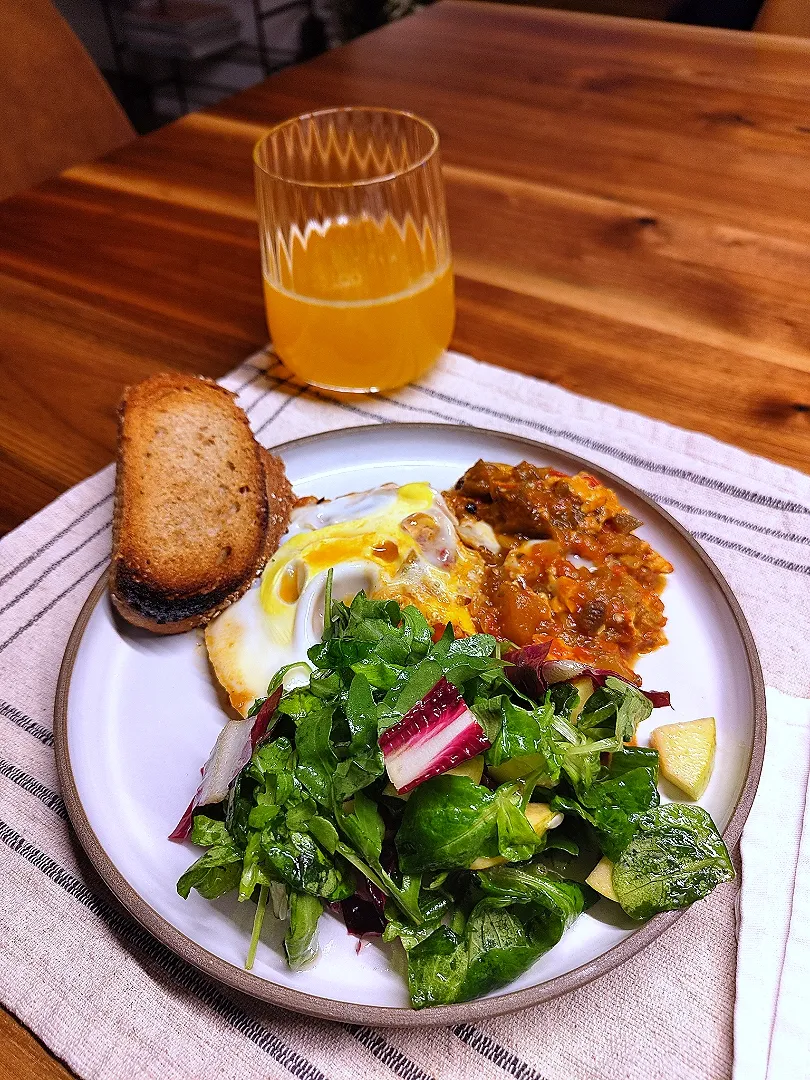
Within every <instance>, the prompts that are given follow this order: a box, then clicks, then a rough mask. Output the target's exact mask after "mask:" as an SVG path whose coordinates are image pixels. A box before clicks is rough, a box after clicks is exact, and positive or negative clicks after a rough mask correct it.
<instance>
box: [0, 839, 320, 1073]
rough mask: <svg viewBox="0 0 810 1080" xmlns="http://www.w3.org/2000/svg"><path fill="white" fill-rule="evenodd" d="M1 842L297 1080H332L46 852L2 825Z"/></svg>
mask: <svg viewBox="0 0 810 1080" xmlns="http://www.w3.org/2000/svg"><path fill="white" fill-rule="evenodd" d="M0 841H2V842H3V843H4V844H5V845H6V846H7V847H9V848H10V849H11V850H12V851H14V852H16V853H17V854H18V855H21V856H22V857H23V858H24V859H26V860H27V861H28V862H29V863H31V865H32V866H35V867H36V868H37V870H40V871H41V872H42V873H43V874H45V876H46V877H48V878H50V879H51V881H53V882H54V883H55V884H56V885H58V886H59V887H60V888H61V889H64V891H65V892H66V893H68V894H69V895H70V896H72V897H73V898H74V899H75V900H78V901H79V903H81V904H83V905H84V906H85V907H86V908H88V910H90V911H91V912H92V913H93V914H94V915H96V916H97V917H98V918H100V919H102V920H103V921H104V922H105V923H106V924H107V925H108V926H109V927H110V928H111V929H112V930H113V931H114V932H115V933H116V934H117V935H118V936H119V937H120V938H121V939H122V940H123V941H125V942H126V943H127V944H128V945H132V946H134V947H135V948H137V949H138V950H139V951H140V952H142V953H144V954H145V955H146V956H147V957H148V958H149V959H150V960H152V961H153V962H154V963H156V964H157V965H158V966H159V967H160V968H161V969H162V970H164V971H165V972H167V973H168V974H170V975H171V976H172V977H173V978H175V979H176V980H177V982H178V983H179V984H180V986H181V987H182V988H183V989H185V990H189V991H191V992H192V993H194V994H195V995H196V997H198V998H199V1000H200V1001H202V1002H203V1003H204V1004H205V1005H208V1006H209V1007H210V1008H212V1009H213V1010H214V1012H216V1013H217V1014H218V1015H219V1016H220V1017H221V1018H222V1019H223V1020H225V1021H226V1022H227V1023H229V1024H230V1025H231V1027H233V1028H234V1029H235V1030H236V1031H238V1032H239V1033H240V1034H242V1035H244V1036H246V1037H247V1038H248V1039H250V1040H251V1042H253V1043H255V1044H256V1046H258V1047H260V1049H262V1050H264V1051H265V1052H266V1053H267V1054H269V1055H270V1056H271V1057H272V1058H274V1059H275V1060H276V1061H277V1062H278V1063H279V1064H280V1065H283V1066H284V1068H285V1069H287V1071H288V1072H290V1073H292V1074H293V1076H295V1077H297V1078H298V1080H328V1077H327V1076H326V1075H325V1074H324V1073H323V1072H321V1070H320V1069H318V1068H317V1067H316V1066H315V1065H313V1064H312V1063H311V1062H309V1061H307V1060H306V1059H305V1058H303V1057H301V1055H300V1054H298V1053H296V1051H295V1050H293V1049H291V1047H289V1046H287V1044H286V1043H284V1042H282V1041H281V1039H279V1038H278V1037H277V1036H275V1035H273V1034H272V1033H271V1032H270V1031H268V1030H267V1028H265V1027H263V1026H262V1025H261V1024H260V1023H259V1022H258V1021H257V1020H254V1019H253V1018H252V1017H250V1016H248V1015H247V1013H245V1012H243V1011H242V1010H241V1009H240V1008H238V1006H236V1005H234V1004H233V1002H231V1001H229V1000H228V999H227V998H226V997H225V996H224V995H223V994H221V993H220V992H219V991H218V990H217V989H215V988H214V986H213V985H212V984H211V983H209V982H208V980H207V979H205V978H204V977H203V976H202V975H201V974H200V973H199V972H198V971H197V970H196V968H193V967H191V966H190V965H189V964H187V963H186V962H185V961H183V960H181V959H180V958H179V957H177V956H175V955H174V953H172V952H170V950H169V949H167V948H166V946H165V945H161V943H160V942H159V941H156V940H155V939H154V938H153V937H152V936H151V935H150V934H148V933H147V932H146V930H143V929H142V928H141V927H140V926H139V925H138V924H137V923H135V922H133V921H132V920H131V919H130V918H129V916H128V915H125V914H124V913H123V912H122V911H119V910H118V909H117V908H115V907H113V906H112V904H109V903H108V902H106V901H105V900H102V899H101V898H100V897H99V896H97V895H96V894H95V893H94V892H93V891H92V890H91V889H89V888H88V886H87V885H85V883H84V882H83V881H80V880H79V879H78V878H76V877H74V876H73V875H72V874H70V873H69V872H68V871H67V870H65V868H64V867H62V866H60V865H59V864H58V863H57V862H55V861H54V860H53V859H52V858H51V857H50V856H49V855H46V854H45V852H44V851H40V850H39V848H36V847H34V845H33V844H31V843H29V842H28V841H27V840H26V839H25V837H23V836H21V835H20V834H19V833H18V832H16V831H15V830H14V829H12V828H11V826H10V825H8V824H6V822H4V821H1V820H0Z"/></svg>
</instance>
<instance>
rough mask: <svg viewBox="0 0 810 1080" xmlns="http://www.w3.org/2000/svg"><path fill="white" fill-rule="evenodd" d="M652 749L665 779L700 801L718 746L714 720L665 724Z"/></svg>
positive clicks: (653, 738) (654, 736)
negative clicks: (659, 760)
mask: <svg viewBox="0 0 810 1080" xmlns="http://www.w3.org/2000/svg"><path fill="white" fill-rule="evenodd" d="M650 745H651V746H653V747H654V748H655V749H656V750H657V751H658V756H659V758H660V759H661V775H662V776H663V777H665V779H667V780H669V781H671V782H672V783H673V784H675V786H676V787H678V788H680V789H681V791H683V792H685V793H686V794H687V795H688V796H689V798H690V799H699V798H700V796H701V795H702V794H703V792H704V791H705V790H706V785H707V784H708V782H709V777H710V776H711V775H712V767H713V766H714V751H715V748H716V746H717V733H716V727H715V722H714V717H713V716H704V717H703V718H702V719H701V720H688V721H685V722H683V723H680V724H664V725H663V727H658V728H656V729H655V731H653V733H652V734H651V735H650Z"/></svg>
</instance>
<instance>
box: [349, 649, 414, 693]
mask: <svg viewBox="0 0 810 1080" xmlns="http://www.w3.org/2000/svg"><path fill="white" fill-rule="evenodd" d="M351 669H352V671H354V672H355V673H356V674H358V675H363V676H365V678H366V679H368V681H369V683H371V685H372V686H374V687H376V688H377V689H378V690H390V689H391V688H392V687H393V686H396V685H397V684H398V682H399V680H400V678H401V677H402V672H403V668H402V667H401V666H399V665H398V664H390V663H389V662H388V661H387V660H383V659H382V658H381V657H377V658H376V659H371V658H370V659H368V660H363V661H361V662H360V663H358V664H352V665H351Z"/></svg>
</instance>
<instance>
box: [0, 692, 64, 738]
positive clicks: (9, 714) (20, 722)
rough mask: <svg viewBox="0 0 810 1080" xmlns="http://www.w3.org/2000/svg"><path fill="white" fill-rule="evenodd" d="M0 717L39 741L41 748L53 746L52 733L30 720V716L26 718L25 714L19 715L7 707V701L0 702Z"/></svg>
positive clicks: (10, 707) (19, 713) (15, 710)
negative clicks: (3, 717)
mask: <svg viewBox="0 0 810 1080" xmlns="http://www.w3.org/2000/svg"><path fill="white" fill-rule="evenodd" d="M0 716H5V718H6V719H7V720H10V721H11V722H12V724H16V725H17V727H18V728H22V729H23V731H27V732H28V734H29V735H33V736H34V738H35V739H39V741H40V742H41V743H42V744H43V746H53V732H51V731H49V730H48V728H46V727H43V726H42V724H38V723H37V722H36V720H32V719H31V717H30V716H26V715H25V713H21V712H20V710H19V709H15V708H14V706H13V705H9V703H8V702H7V701H0Z"/></svg>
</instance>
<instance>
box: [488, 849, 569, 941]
mask: <svg viewBox="0 0 810 1080" xmlns="http://www.w3.org/2000/svg"><path fill="white" fill-rule="evenodd" d="M477 877H478V883H479V885H480V887H481V888H482V889H483V891H484V892H485V893H487V895H489V896H493V897H497V898H498V899H499V900H509V901H511V902H513V903H516V904H534V905H537V906H539V907H541V908H543V909H544V910H545V911H547V912H548V913H549V915H550V916H551V917H552V918H553V919H555V920H557V922H559V927H558V929H559V935H558V940H559V938H560V937H562V935H563V933H564V931H565V930H566V929H567V928H568V927H569V926H570V925H571V923H573V922H574V920H575V919H576V918H577V917H578V916H579V915H581V914H582V911H583V908H584V895H583V891H582V889H581V887H580V886H579V885H578V884H577V883H576V882H574V881H565V880H563V879H562V878H561V877H559V876H558V875H557V874H554V873H552V872H551V871H550V870H548V869H546V868H545V867H544V866H542V865H541V864H539V863H525V864H523V865H522V866H508V865H506V866H494V867H492V869H490V870H481V871H479V872H478V875H477Z"/></svg>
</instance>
